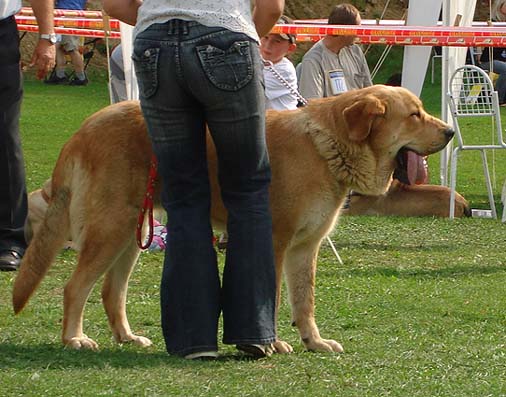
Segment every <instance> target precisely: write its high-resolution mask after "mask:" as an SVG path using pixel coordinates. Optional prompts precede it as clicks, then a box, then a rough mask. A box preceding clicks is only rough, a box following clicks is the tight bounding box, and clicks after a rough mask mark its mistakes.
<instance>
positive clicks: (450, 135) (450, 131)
mask: <svg viewBox="0 0 506 397" xmlns="http://www.w3.org/2000/svg"><path fill="white" fill-rule="evenodd" d="M444 134H445V136H446V139H448V140H450V139H452V138H453V136H454V135H455V130H454V129H453V128H447V129H446V130H444Z"/></svg>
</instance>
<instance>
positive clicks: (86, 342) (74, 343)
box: [65, 335, 98, 351]
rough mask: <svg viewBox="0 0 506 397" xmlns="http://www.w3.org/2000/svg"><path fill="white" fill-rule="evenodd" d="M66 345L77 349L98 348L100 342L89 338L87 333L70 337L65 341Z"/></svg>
mask: <svg viewBox="0 0 506 397" xmlns="http://www.w3.org/2000/svg"><path fill="white" fill-rule="evenodd" d="M65 346H66V347H70V348H71V349H75V350H81V349H86V350H95V351H97V350H98V344H97V342H95V341H94V340H93V339H90V338H88V337H87V336H86V335H83V336H80V337H77V336H76V337H74V338H70V339H68V340H66V341H65Z"/></svg>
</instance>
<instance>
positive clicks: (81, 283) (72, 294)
mask: <svg viewBox="0 0 506 397" xmlns="http://www.w3.org/2000/svg"><path fill="white" fill-rule="evenodd" d="M94 231H95V232H93V233H90V232H88V233H86V234H87V236H93V237H92V238H90V237H87V238H85V240H84V243H83V245H82V249H81V251H80V253H79V257H78V262H77V267H76V269H75V270H74V273H72V276H71V277H70V280H69V281H68V282H67V284H66V285H65V289H64V294H63V333H62V340H63V343H64V344H65V345H66V346H68V347H71V348H74V349H81V348H83V349H91V350H97V349H98V344H97V343H96V342H95V341H94V340H93V339H91V338H88V337H87V336H86V335H85V334H84V333H83V312H84V306H85V304H86V300H87V299H88V296H89V294H90V292H91V290H92V289H93V286H94V285H95V283H96V282H97V280H98V279H99V278H100V276H102V275H103V274H104V273H105V272H106V270H107V269H108V268H109V267H110V266H111V264H112V263H114V261H115V259H116V257H117V256H118V252H122V249H121V248H122V247H118V246H117V245H116V244H111V243H108V241H109V240H108V239H107V238H105V237H106V236H107V233H108V231H104V230H100V227H98V228H94ZM90 241H93V243H91V242H90Z"/></svg>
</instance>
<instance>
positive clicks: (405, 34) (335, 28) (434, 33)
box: [16, 7, 506, 47]
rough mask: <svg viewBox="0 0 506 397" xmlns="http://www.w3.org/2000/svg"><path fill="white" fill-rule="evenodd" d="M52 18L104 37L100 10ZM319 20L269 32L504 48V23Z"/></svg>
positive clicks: (22, 18) (23, 22)
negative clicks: (333, 22) (461, 24)
mask: <svg viewBox="0 0 506 397" xmlns="http://www.w3.org/2000/svg"><path fill="white" fill-rule="evenodd" d="M30 16H31V17H30ZM55 16H56V17H55V25H56V29H55V30H56V32H57V33H62V34H71V35H77V36H86V37H105V33H104V30H103V29H104V23H103V20H102V12H101V11H74V10H55ZM60 17H65V18H60ZM16 21H17V22H18V28H19V30H25V31H30V32H36V31H37V30H38V28H37V26H36V25H35V23H36V21H35V18H34V17H33V11H32V10H31V8H28V7H24V8H23V9H22V10H21V12H20V13H19V14H18V15H16ZM322 21H323V20H315V23H311V24H309V23H294V24H281V25H276V26H275V27H274V28H273V29H272V33H289V34H296V35H297V41H317V40H319V39H321V38H322V37H323V36H325V35H353V36H357V37H358V39H359V40H360V42H361V43H371V44H385V45H425V46H457V47H475V46H477V47H506V24H493V26H488V25H487V24H486V23H480V24H477V23H475V24H474V26H472V27H449V26H401V25H400V23H401V22H402V21H390V22H389V21H388V20H387V21H381V23H378V22H376V23H373V20H367V21H366V23H362V25H326V24H323V22H322ZM296 22H301V21H296ZM395 23H399V24H398V25H396V24H395ZM109 25H110V29H111V30H110V32H109V37H111V38H119V37H120V34H119V32H118V30H119V21H118V20H117V19H109Z"/></svg>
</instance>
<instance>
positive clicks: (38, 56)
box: [30, 40, 56, 80]
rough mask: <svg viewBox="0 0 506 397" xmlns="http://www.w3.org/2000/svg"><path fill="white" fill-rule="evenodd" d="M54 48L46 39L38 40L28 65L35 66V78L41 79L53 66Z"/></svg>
mask: <svg viewBox="0 0 506 397" xmlns="http://www.w3.org/2000/svg"><path fill="white" fill-rule="evenodd" d="M55 56H56V50H55V46H54V44H51V43H50V42H49V41H48V40H39V41H38V42H37V46H36V47H35V50H33V55H32V59H31V61H30V67H33V66H35V67H36V68H37V74H36V76H37V78H38V79H39V80H42V79H43V78H44V77H45V76H46V75H47V73H48V72H49V71H51V70H52V69H53V68H54V63H55Z"/></svg>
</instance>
